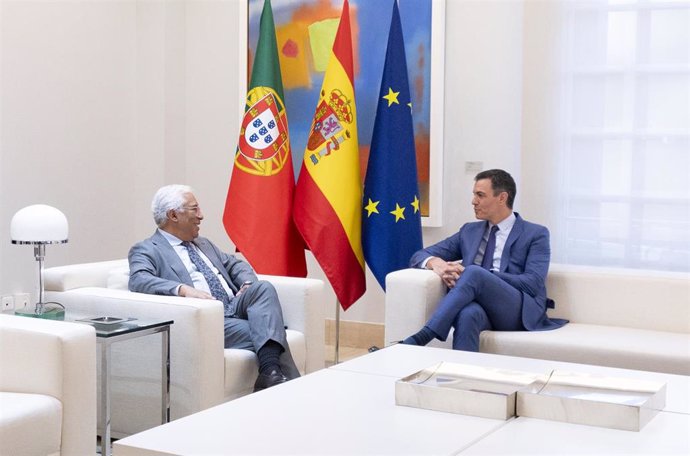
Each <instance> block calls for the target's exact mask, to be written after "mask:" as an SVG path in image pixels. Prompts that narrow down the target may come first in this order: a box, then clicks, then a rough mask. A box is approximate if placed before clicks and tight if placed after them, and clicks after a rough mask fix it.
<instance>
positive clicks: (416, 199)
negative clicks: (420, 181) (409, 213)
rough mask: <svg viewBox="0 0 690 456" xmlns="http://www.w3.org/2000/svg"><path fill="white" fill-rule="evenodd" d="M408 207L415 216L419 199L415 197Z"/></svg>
mask: <svg viewBox="0 0 690 456" xmlns="http://www.w3.org/2000/svg"><path fill="white" fill-rule="evenodd" d="M410 205H411V206H412V207H413V208H414V213H415V214H416V213H417V212H419V198H417V195H415V196H414V201H412V202H411V203H410Z"/></svg>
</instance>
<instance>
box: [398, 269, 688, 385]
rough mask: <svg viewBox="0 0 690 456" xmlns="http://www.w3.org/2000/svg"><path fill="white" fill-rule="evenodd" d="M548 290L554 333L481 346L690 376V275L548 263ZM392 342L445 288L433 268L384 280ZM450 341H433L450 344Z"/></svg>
mask: <svg viewBox="0 0 690 456" xmlns="http://www.w3.org/2000/svg"><path fill="white" fill-rule="evenodd" d="M546 289H547V292H548V295H549V297H551V298H553V299H554V300H555V302H556V307H555V309H550V310H549V311H548V313H549V315H550V316H552V317H561V318H567V319H568V320H570V323H569V324H567V325H565V326H564V327H562V328H559V329H556V330H553V331H540V332H498V331H484V332H482V334H481V337H480V351H481V352H486V353H497V354H504V355H513V356H522V357H527V358H541V359H550V360H556V361H566V362H575V363H586V364H597V365H603V366H611V367H621V368H627V369H638V370H648V371H657V372H668V373H673V374H682V375H690V275H688V274H682V273H661V272H650V271H631V270H622V269H607V268H593V267H582V266H566V265H558V264H554V265H551V268H550V270H549V275H548V277H547V283H546ZM386 290H387V291H386V304H385V306H386V309H385V312H386V316H385V320H386V327H385V340H386V342H387V343H391V342H393V341H397V340H401V339H404V338H405V337H407V336H409V335H410V334H413V333H414V332H416V331H418V330H419V329H420V328H421V327H422V326H423V325H424V323H425V322H426V321H427V320H428V318H429V317H430V315H431V313H432V312H433V310H434V309H435V308H436V306H437V304H438V302H439V300H440V299H441V297H443V296H444V295H445V293H446V289H445V287H444V285H443V284H442V282H441V279H440V278H439V277H438V276H437V275H436V274H435V273H433V272H432V271H426V270H421V269H404V270H401V271H396V272H393V273H391V274H389V275H388V276H387V277H386ZM451 341H452V337H449V338H448V339H447V341H446V342H445V343H441V342H438V341H434V342H432V345H436V346H442V347H450V346H451V345H450V344H451Z"/></svg>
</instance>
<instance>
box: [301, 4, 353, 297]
mask: <svg viewBox="0 0 690 456" xmlns="http://www.w3.org/2000/svg"><path fill="white" fill-rule="evenodd" d="M293 217H294V220H295V225H296V226H297V229H298V230H299V232H300V233H301V234H302V237H303V238H304V241H305V242H306V244H307V246H308V247H309V249H310V250H311V251H312V253H313V254H314V257H315V258H316V260H317V261H318V262H319V264H320V265H321V268H322V269H323V271H324V273H325V274H326V277H327V278H328V281H329V282H330V283H331V286H332V287H333V290H334V291H335V294H336V296H337V298H338V301H339V302H340V305H341V306H342V307H343V309H345V310H347V308H348V307H350V306H351V305H352V304H353V303H354V302H355V301H356V300H357V299H359V298H360V297H361V296H362V295H363V294H364V291H365V289H366V283H365V279H364V254H363V253H362V181H361V179H360V173H359V145H358V143H357V109H356V107H355V89H354V71H353V60H352V38H351V33H350V13H349V4H348V2H347V0H345V2H344V3H343V12H342V15H341V17H340V24H339V25H338V31H337V33H336V36H335V41H334V43H333V50H332V52H331V57H330V59H329V63H328V67H327V68H326V73H325V75H324V80H323V85H322V86H321V92H320V97H319V102H318V104H317V107H316V112H315V113H314V120H313V121H312V126H311V131H310V133H309V139H308V141H307V147H306V150H305V151H304V161H303V162H302V169H301V171H300V175H299V179H298V180H297V186H296V188H295V198H294V202H293Z"/></svg>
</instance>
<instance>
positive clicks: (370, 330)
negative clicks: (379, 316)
mask: <svg viewBox="0 0 690 456" xmlns="http://www.w3.org/2000/svg"><path fill="white" fill-rule="evenodd" d="M383 333H384V331H383V323H369V322H365V321H349V320H340V345H342V346H344V347H354V348H369V347H371V346H372V345H376V346H378V347H382V346H383ZM326 345H335V320H334V319H328V318H327V319H326Z"/></svg>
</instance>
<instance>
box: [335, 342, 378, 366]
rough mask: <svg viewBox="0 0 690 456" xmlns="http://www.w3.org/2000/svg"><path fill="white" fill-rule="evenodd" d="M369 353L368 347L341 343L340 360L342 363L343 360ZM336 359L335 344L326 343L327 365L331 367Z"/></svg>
mask: <svg viewBox="0 0 690 456" xmlns="http://www.w3.org/2000/svg"><path fill="white" fill-rule="evenodd" d="M367 353H369V351H368V349H366V348H358V347H344V346H342V345H341V346H340V348H339V350H338V361H339V362H341V363H342V362H343V361H347V360H349V359H352V358H356V357H358V356H362V355H366V354H367ZM334 360H335V346H333V345H326V367H330V366H332V365H333V364H335V362H334Z"/></svg>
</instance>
